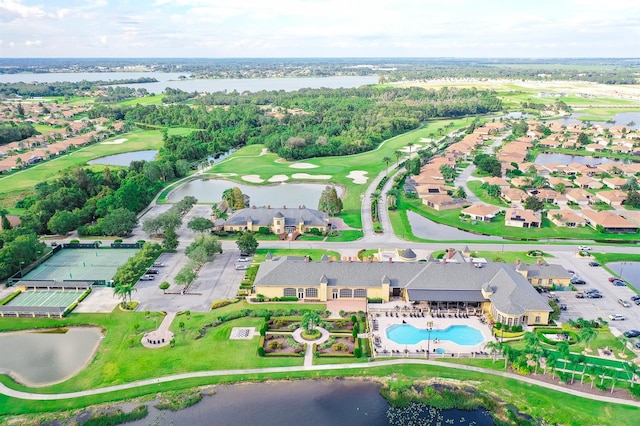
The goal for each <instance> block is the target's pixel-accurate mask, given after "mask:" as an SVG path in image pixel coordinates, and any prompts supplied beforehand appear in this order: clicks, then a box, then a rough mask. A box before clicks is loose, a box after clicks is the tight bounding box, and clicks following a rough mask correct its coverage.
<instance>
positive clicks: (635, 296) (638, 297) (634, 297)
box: [631, 294, 640, 302]
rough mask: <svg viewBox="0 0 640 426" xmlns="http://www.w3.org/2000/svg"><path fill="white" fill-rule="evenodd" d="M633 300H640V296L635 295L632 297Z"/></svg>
mask: <svg viewBox="0 0 640 426" xmlns="http://www.w3.org/2000/svg"><path fill="white" fill-rule="evenodd" d="M631 300H633V301H634V302H635V301H636V300H640V294H634V295H633V296H631Z"/></svg>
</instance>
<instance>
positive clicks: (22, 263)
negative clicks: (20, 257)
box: [20, 262, 24, 278]
mask: <svg viewBox="0 0 640 426" xmlns="http://www.w3.org/2000/svg"><path fill="white" fill-rule="evenodd" d="M22 265H24V262H20V278H22Z"/></svg>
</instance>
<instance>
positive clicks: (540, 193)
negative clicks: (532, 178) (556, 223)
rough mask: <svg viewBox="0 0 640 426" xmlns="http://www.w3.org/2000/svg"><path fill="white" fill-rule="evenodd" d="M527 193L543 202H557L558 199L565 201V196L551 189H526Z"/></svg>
mask: <svg viewBox="0 0 640 426" xmlns="http://www.w3.org/2000/svg"><path fill="white" fill-rule="evenodd" d="M527 193H528V194H529V195H534V196H536V197H538V198H539V199H541V200H542V201H544V202H545V203H551V204H557V203H558V201H567V197H565V196H564V195H562V194H560V193H558V192H556V191H554V190H553V189H547V188H542V189H530V190H528V191H527Z"/></svg>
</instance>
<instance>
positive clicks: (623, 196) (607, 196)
mask: <svg viewBox="0 0 640 426" xmlns="http://www.w3.org/2000/svg"><path fill="white" fill-rule="evenodd" d="M596 198H598V199H599V200H600V201H602V202H604V203H606V204H608V205H610V206H611V207H621V206H622V203H624V202H625V201H626V200H627V193H626V192H624V191H620V190H617V189H612V190H611V191H600V192H598V193H596Z"/></svg>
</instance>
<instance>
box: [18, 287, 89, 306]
mask: <svg viewBox="0 0 640 426" xmlns="http://www.w3.org/2000/svg"><path fill="white" fill-rule="evenodd" d="M85 291H86V290H65V291H55V290H29V291H23V292H22V293H20V294H19V295H18V296H17V297H16V298H15V299H13V300H11V301H10V302H9V303H7V304H6V305H5V306H37V307H64V308H66V307H68V306H71V305H72V304H73V302H75V301H76V300H78V298H80V296H82V294H83V293H84V292H85Z"/></svg>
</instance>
